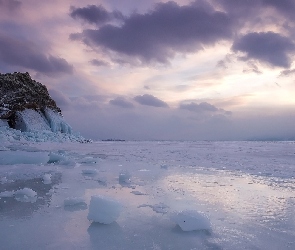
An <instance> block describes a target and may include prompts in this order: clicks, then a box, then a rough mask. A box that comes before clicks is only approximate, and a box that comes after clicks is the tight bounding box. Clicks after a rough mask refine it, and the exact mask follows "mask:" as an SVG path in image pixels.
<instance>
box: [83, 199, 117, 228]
mask: <svg viewBox="0 0 295 250" xmlns="http://www.w3.org/2000/svg"><path fill="white" fill-rule="evenodd" d="M121 210H122V205H121V203H120V202H118V201H116V200H114V199H112V198H109V197H105V196H102V195H96V196H92V197H91V200H90V205H89V213H88V217H87V218H88V220H93V221H95V222H99V223H102V224H110V223H112V222H114V221H115V220H117V218H118V217H119V215H120V212H121Z"/></svg>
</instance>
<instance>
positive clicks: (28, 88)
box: [0, 72, 71, 133]
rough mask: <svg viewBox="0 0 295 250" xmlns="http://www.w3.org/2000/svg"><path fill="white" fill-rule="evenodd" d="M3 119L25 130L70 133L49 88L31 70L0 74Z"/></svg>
mask: <svg viewBox="0 0 295 250" xmlns="http://www.w3.org/2000/svg"><path fill="white" fill-rule="evenodd" d="M0 120H2V123H3V122H6V123H8V124H9V126H10V127H11V128H14V129H18V130H21V131H23V132H30V131H36V130H37V131H38V130H39V131H40V130H51V131H52V132H61V133H71V127H70V126H69V125H68V124H67V123H66V122H65V121H64V119H63V117H62V114H61V110H60V108H59V107H58V106H57V105H56V103H55V101H54V100H53V99H52V98H51V97H50V95H49V93H48V91H47V88H46V87H45V86H44V85H42V84H41V83H39V82H36V81H35V80H32V78H31V77H30V75H29V73H17V72H15V73H13V74H0Z"/></svg>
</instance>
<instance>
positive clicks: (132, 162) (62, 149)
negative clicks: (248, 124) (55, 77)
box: [0, 136, 295, 250]
mask: <svg viewBox="0 0 295 250" xmlns="http://www.w3.org/2000/svg"><path fill="white" fill-rule="evenodd" d="M0 139H1V138H0ZM2 139H3V136H2ZM6 139H7V138H6ZM4 142H5V143H4ZM0 162H1V163H0V248H1V249H107V250H110V249H155V250H159V249H163V250H164V249H184V250H186V249H233V250H236V249H281V250H282V249H295V143H294V142H94V143H74V142H69V141H68V142H63V143H57V142H28V141H26V140H12V139H11V140H5V141H4V140H3V143H2V144H1V145H0ZM97 221H98V222H97Z"/></svg>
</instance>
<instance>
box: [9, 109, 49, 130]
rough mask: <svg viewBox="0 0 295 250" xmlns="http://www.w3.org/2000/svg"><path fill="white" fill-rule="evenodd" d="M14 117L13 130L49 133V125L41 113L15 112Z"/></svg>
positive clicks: (26, 110)
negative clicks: (47, 131)
mask: <svg viewBox="0 0 295 250" xmlns="http://www.w3.org/2000/svg"><path fill="white" fill-rule="evenodd" d="M15 116H16V118H15V126H14V128H15V129H18V130H21V131H22V132H31V131H44V130H49V131H50V126H49V123H48V121H47V120H46V118H45V116H44V115H43V114H42V113H41V111H36V110H33V109H25V110H23V111H21V112H20V111H17V112H16V115H15Z"/></svg>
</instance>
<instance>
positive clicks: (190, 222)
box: [170, 210, 211, 231]
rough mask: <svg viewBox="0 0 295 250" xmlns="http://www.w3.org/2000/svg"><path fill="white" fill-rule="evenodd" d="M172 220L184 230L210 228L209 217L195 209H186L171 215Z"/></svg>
mask: <svg viewBox="0 0 295 250" xmlns="http://www.w3.org/2000/svg"><path fill="white" fill-rule="evenodd" d="M170 218H171V220H172V221H173V222H175V223H176V224H177V225H179V226H180V227H181V229H182V230H183V231H194V230H210V229H211V224H210V221H209V219H208V217H207V216H206V215H205V214H203V213H201V212H198V211H195V210H184V211H180V212H175V213H173V214H172V215H171V217H170Z"/></svg>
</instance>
